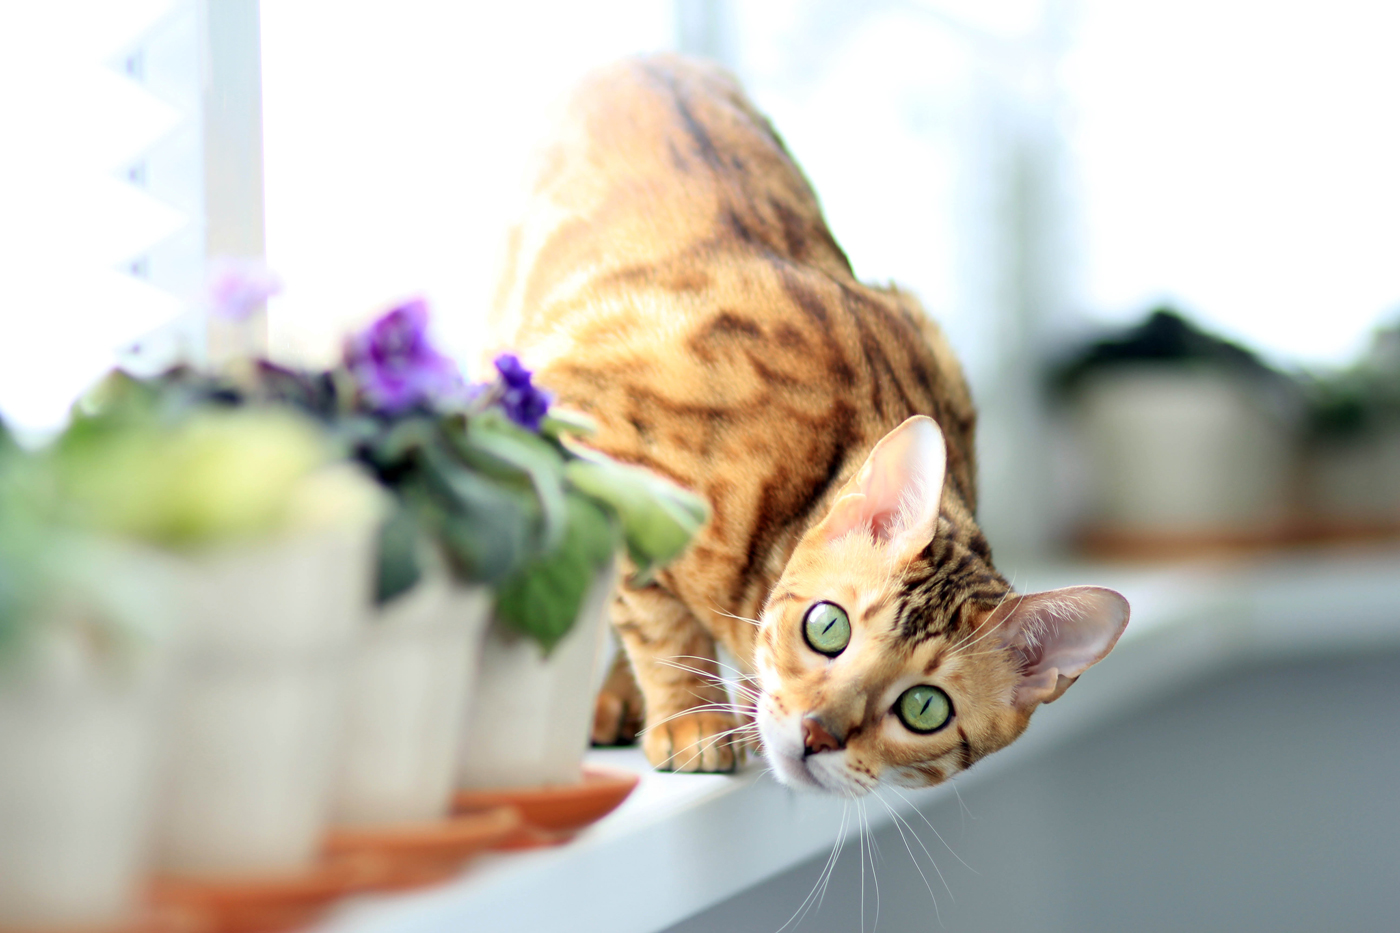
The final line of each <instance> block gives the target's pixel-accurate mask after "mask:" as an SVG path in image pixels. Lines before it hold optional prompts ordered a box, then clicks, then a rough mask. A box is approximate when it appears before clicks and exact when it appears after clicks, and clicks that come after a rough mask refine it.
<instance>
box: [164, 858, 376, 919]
mask: <svg viewBox="0 0 1400 933" xmlns="http://www.w3.org/2000/svg"><path fill="white" fill-rule="evenodd" d="M388 875H389V872H388V868H387V866H386V865H385V864H384V862H383V861H382V860H379V859H374V858H337V859H323V860H322V861H321V862H319V863H317V864H315V865H311V866H308V867H307V868H305V869H302V870H301V871H298V872H292V873H288V874H285V875H266V876H256V877H247V878H223V877H219V878H178V877H169V876H166V877H159V878H156V879H155V880H154V881H152V882H151V885H150V888H149V899H150V901H151V903H152V904H153V905H154V907H155V908H156V909H157V910H159V911H174V912H178V913H180V914H182V915H184V916H186V917H188V918H190V920H191V922H192V923H193V925H194V926H195V927H196V928H197V929H199V930H200V931H202V933H277V931H281V930H289V929H292V928H294V927H299V926H305V925H307V924H309V923H311V922H313V921H314V920H316V919H317V917H319V916H320V914H321V912H322V911H323V910H325V909H326V908H327V907H328V906H330V904H331V902H332V901H334V900H335V899H336V898H339V897H343V896H345V895H347V894H354V893H357V892H362V891H371V890H374V889H375V888H378V887H380V886H381V885H382V884H384V883H385V881H386V879H387V878H388Z"/></svg>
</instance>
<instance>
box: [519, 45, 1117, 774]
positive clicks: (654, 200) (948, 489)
mask: <svg viewBox="0 0 1400 933" xmlns="http://www.w3.org/2000/svg"><path fill="white" fill-rule="evenodd" d="M872 170H876V169H874V168H872ZM494 315H495V320H496V323H497V325H498V326H499V327H501V328H503V333H504V334H506V335H508V337H507V339H508V340H509V342H510V343H511V344H512V345H513V346H515V347H516V348H518V349H519V350H520V351H521V352H522V353H523V355H524V358H525V359H526V361H527V362H528V363H529V364H531V365H533V366H534V367H537V368H538V371H539V378H540V382H541V383H542V384H544V385H546V386H547V387H549V388H550V389H552V390H553V391H554V392H555V393H557V395H558V397H559V400H560V401H561V402H562V403H564V404H566V405H568V406H571V407H574V408H577V409H581V410H583V411H585V412H587V413H588V414H590V415H591V416H592V417H593V418H594V419H596V420H597V422H598V424H599V426H600V429H601V430H600V432H599V434H598V435H597V436H596V438H595V439H594V440H593V441H592V443H593V444H594V445H595V446H597V447H598V448H599V449H601V450H603V451H605V452H607V453H608V454H611V455H612V456H614V457H617V458H619V459H622V460H625V461H629V462H632V463H637V464H642V465H645V466H647V467H650V468H652V469H654V470H656V471H658V472H660V473H663V474H665V475H667V476H669V477H671V478H673V479H675V480H676V481H678V482H680V483H681V484H683V485H685V486H688V487H690V488H691V489H694V490H697V491H700V492H701V493H703V494H704V495H705V496H706V497H707V498H708V500H709V502H710V505H711V506H712V509H713V514H712V518H711V520H710V522H709V523H708V525H707V526H706V527H705V529H704V530H703V531H702V532H701V534H700V535H699V537H698V538H697V540H696V541H695V543H694V544H693V545H692V546H691V548H690V549H689V551H687V552H686V554H685V555H684V556H683V557H682V558H681V559H680V560H678V561H677V562H675V563H674V564H672V565H671V566H670V567H669V568H667V569H666V570H664V571H662V572H661V573H660V574H659V575H658V576H657V577H656V579H655V580H654V581H653V582H651V583H650V584H649V585H645V586H628V585H622V586H621V587H620V588H619V589H618V591H617V595H616V599H615V601H614V603H613V606H612V620H613V623H614V625H615V626H616V630H617V633H618V635H619V636H620V638H621V641H622V644H623V646H624V647H625V649H626V657H627V659H630V664H631V669H632V671H634V672H635V676H636V679H637V682H638V683H639V685H640V687H641V693H642V695H643V697H644V700H645V720H646V729H645V731H644V732H643V733H642V736H643V747H644V749H645V751H646V754H647V757H648V758H649V759H650V760H651V762H652V763H653V764H654V765H655V766H656V767H658V768H666V769H673V770H684V771H726V770H730V769H732V768H734V767H735V765H736V762H737V761H738V760H739V759H740V757H741V747H742V745H743V743H744V740H745V739H746V738H751V737H752V736H753V733H754V731H756V732H757V733H758V737H759V738H761V742H762V746H763V750H764V753H765V754H766V756H767V757H768V759H769V762H770V764H771V765H772V767H773V769H774V770H775V771H776V773H777V775H778V776H779V778H781V779H782V780H784V781H786V782H788V783H790V784H793V785H796V786H806V787H811V788H816V789H821V790H826V791H830V792H836V793H847V794H857V793H864V792H865V791H868V790H870V789H871V788H873V787H875V786H876V785H877V784H878V783H879V782H881V781H888V782H893V783H896V784H901V785H906V786H923V785H927V784H933V783H937V782H939V781H943V780H945V779H947V778H948V777H949V776H951V775H952V774H955V773H957V772H959V771H962V770H965V769H966V768H968V767H970V766H971V765H972V763H973V762H975V761H977V760H978V759H979V758H981V757H982V756H984V755H986V754H988V753H990V752H992V751H995V750H996V749H999V748H1001V747H1003V746H1005V745H1006V744H1007V743H1009V742H1011V741H1012V740H1013V739H1015V738H1016V737H1017V736H1018V735H1019V734H1020V733H1021V731H1022V730H1023V729H1025V727H1026V725H1027V723H1028V721H1029V719H1030V715H1031V713H1032V711H1033V710H1034V709H1035V707H1036V706H1037V705H1038V704H1040V703H1048V702H1050V701H1051V700H1054V699H1055V698H1056V697H1058V696H1059V695H1060V694H1061V693H1063V692H1064V690H1065V689H1066V688H1067V687H1068V686H1069V685H1070V684H1071V683H1073V682H1074V679H1075V678H1076V677H1078V676H1079V675H1080V674H1081V673H1083V671H1084V670H1085V669H1086V668H1087V667H1089V666H1090V665H1091V664H1093V663H1094V662H1096V661H1098V660H1099V659H1100V658H1102V657H1103V656H1104V655H1105V654H1106V653H1107V652H1108V651H1109V649H1110V648H1111V647H1112V646H1113V644H1114V642H1115V641H1116V640H1117V638H1118V635H1119V633H1120V632H1121V631H1122V630H1123V627H1124V626H1125V625H1126V624H1127V620H1128V605H1127V602H1126V601H1125V600H1124V599H1123V597H1122V596H1120V595H1119V594H1117V593H1115V592H1113V591H1111V590H1105V589H1099V588H1094V587H1074V588H1069V589H1063V590H1056V591H1053V592H1050V593H1039V594H1034V595H1018V594H1014V593H1013V592H1012V591H1011V588H1010V587H1009V586H1008V585H1007V582H1006V580H1005V579H1004V578H1003V577H1002V575H1001V574H1000V573H998V572H997V570H996V568H995V567H994V566H993V564H992V556H991V549H990V548H989V547H988V545H987V541H986V539H985V538H984V537H983V535H982V532H981V530H980V529H979V528H978V526H977V522H976V520H975V518H974V514H975V509H976V504H977V481H976V470H975V464H974V444H973V428H974V423H975V420H976V417H975V412H974V409H973V405H972V402H971V399H970V398H969V395H968V390H967V386H966V384H965V383H964V381H963V376H962V372H961V370H960V368H959V366H958V363H957V360H956V359H954V357H953V354H952V353H951V351H950V350H949V348H948V344H947V342H946V341H945V339H944V337H943V335H942V333H941V332H940V330H939V329H938V327H937V326H936V325H935V324H934V323H933V322H932V321H930V320H929V319H928V318H927V317H925V316H924V314H923V312H922V311H921V310H920V308H919V306H918V303H917V302H916V301H915V300H914V299H913V298H912V297H911V296H909V295H907V294H904V293H902V292H900V291H898V290H896V289H894V288H875V287H871V286H868V285H863V284H861V283H860V282H858V281H856V279H855V278H854V276H853V275H852V272H851V267H850V264H849V263H848V262H847V260H846V257H845V255H844V254H843V253H842V251H841V249H840V247H839V246H837V245H836V241H835V240H834V239H833V238H832V236H831V234H830V232H829V231H828V230H827V227H826V223H825V221H824V220H823V218H822V214H821V210H820V208H819V207H818V205H817V199H816V196H815V195H814V194H813V192H812V190H811V188H810V187H809V186H808V184H807V181H806V179H805V178H804V177H803V175H802V172H801V171H800V170H799V169H798V167H797V165H796V164H795V163H794V162H793V160H792V157H791V156H790V155H789V154H788V152H787V150H786V149H785V148H784V146H783V143H782V141H781V140H780V139H779V138H778V136H777V134H776V133H774V131H773V129H772V128H771V127H770V126H769V124H768V122H767V120H766V119H765V118H764V117H763V116H762V115H760V114H759V113H758V112H757V111H756V110H755V109H754V107H753V106H752V105H751V104H750V103H749V101H748V100H747V99H746V98H745V97H744V94H743V92H742V91H741V90H740V88H739V87H738V85H737V84H736V82H735V81H734V79H733V78H731V77H730V76H729V75H728V74H727V73H725V72H724V71H723V70H721V69H719V68H718V67H716V66H714V65H711V64H707V63H704V62H700V61H693V60H688V59H685V58H681V57H675V56H659V57H652V58H644V59H639V60H629V61H626V62H623V63H620V64H617V65H614V66H611V67H609V68H606V69H604V70H602V71H599V72H597V73H595V74H593V75H592V76H591V77H589V78H588V79H586V80H585V81H584V82H583V83H582V85H581V86H580V87H579V89H578V90H577V91H576V93H575V94H574V95H573V97H572V98H571V102H570V104H569V106H568V108H567V110H566V112H565V116H564V118H563V120H562V122H561V124H560V126H559V128H558V131H557V134H556V135H555V136H554V137H553V139H552V140H551V142H550V143H549V145H548V146H547V147H546V148H545V149H544V150H543V158H542V160H541V164H540V167H539V171H538V174H537V175H536V176H535V177H534V182H533V194H532V195H531V200H530V202H529V206H528V209H527V211H526V213H525V215H524V218H523V220H522V222H521V223H520V224H519V225H518V226H517V227H516V228H515V229H514V230H513V231H512V233H511V237H510V241H509V244H508V249H507V259H506V266H505V270H504V274H503V277H502V281H501V283H500V287H499V290H498V293H497V297H496V302H495V309H494ZM717 642H718V643H719V644H722V645H724V646H725V647H726V648H727V649H728V651H729V652H730V653H731V654H732V655H733V656H734V658H735V659H737V661H738V664H739V665H740V667H741V668H742V669H743V671H744V672H745V674H747V675H750V676H751V677H752V680H751V683H753V684H756V685H757V689H754V690H752V691H751V692H749V693H748V694H747V695H748V696H749V698H750V699H751V700H752V701H753V702H752V703H751V704H744V705H743V706H741V707H740V708H739V709H737V710H736V709H735V708H733V707H730V706H728V705H727V701H726V696H725V693H724V690H723V688H722V687H721V686H720V685H719V683H718V678H717V674H718V666H717V663H716V643H717ZM629 680H630V677H628V676H627V671H626V669H625V666H624V667H623V668H620V669H618V670H615V671H614V674H613V676H612V677H611V678H610V680H609V687H608V688H606V689H605V690H604V693H603V695H602V696H601V697H600V698H599V706H598V713H599V721H598V725H597V728H596V729H595V738H596V739H603V740H609V739H615V738H617V737H618V736H619V734H622V735H623V737H625V733H626V732H628V731H630V727H629V725H628V720H629V718H630V714H631V713H632V712H634V711H635V710H634V709H629V703H628V698H627V687H628V683H627V682H628V681H629ZM736 712H737V713H738V714H739V715H737V716H736ZM746 715H747V716H753V717H756V724H748V725H746V724H745V721H744V720H745V719H746Z"/></svg>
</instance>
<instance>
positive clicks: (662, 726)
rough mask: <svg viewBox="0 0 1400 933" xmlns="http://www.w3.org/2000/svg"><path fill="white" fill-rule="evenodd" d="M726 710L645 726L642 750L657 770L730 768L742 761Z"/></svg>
mask: <svg viewBox="0 0 1400 933" xmlns="http://www.w3.org/2000/svg"><path fill="white" fill-rule="evenodd" d="M737 725H739V722H738V720H736V719H735V718H734V717H733V716H731V715H730V714H729V713H716V712H709V711H703V712H699V711H697V712H693V713H682V714H680V715H679V716H675V717H672V718H671V719H668V720H666V721H665V722H661V723H657V724H656V725H655V726H652V727H650V728H648V729H647V731H646V735H645V736H644V737H643V739H642V750H643V751H645V752H646V754H647V760H648V761H650V762H651V764H652V766H653V767H654V768H656V769H657V770H660V771H733V770H734V769H735V768H737V767H738V766H739V765H740V764H742V763H743V760H744V745H743V742H742V740H740V739H739V738H737V737H736V733H735V732H734V728H735V726H737Z"/></svg>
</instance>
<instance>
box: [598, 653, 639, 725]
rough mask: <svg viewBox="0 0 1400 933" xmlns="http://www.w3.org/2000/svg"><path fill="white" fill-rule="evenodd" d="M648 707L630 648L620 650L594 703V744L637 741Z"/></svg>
mask: <svg viewBox="0 0 1400 933" xmlns="http://www.w3.org/2000/svg"><path fill="white" fill-rule="evenodd" d="M645 708H646V707H645V706H644V704H643V701H642V690H641V688H640V687H638V686H637V678H636V676H635V675H633V673H632V662H631V661H630V660H628V658H627V651H626V650H625V649H624V650H620V651H618V653H617V657H616V658H614V659H613V666H612V670H611V671H609V672H608V676H607V679H606V680H604V681H603V687H602V689H600V690H599V691H598V699H597V700H596V701H595V702H594V706H593V744H594V745H631V744H632V743H633V742H635V741H637V733H639V732H641V731H642V716H643V711H644V710H645Z"/></svg>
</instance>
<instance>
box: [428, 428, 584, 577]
mask: <svg viewBox="0 0 1400 933" xmlns="http://www.w3.org/2000/svg"><path fill="white" fill-rule="evenodd" d="M454 439H455V440H456V441H457V447H458V451H459V452H460V453H461V454H462V456H463V457H464V458H465V459H466V460H467V461H468V462H469V463H471V464H472V465H474V466H477V467H478V468H480V469H482V470H485V471H487V472H497V473H498V474H499V472H500V471H502V470H505V471H506V472H507V473H518V474H523V475H524V476H527V477H529V480H530V482H531V484H532V485H533V486H534V488H535V495H536V496H538V497H539V505H540V510H541V513H542V515H543V517H544V529H543V530H544V545H543V546H544V549H545V550H549V549H552V548H554V547H557V546H558V544H559V542H560V541H561V540H563V537H564V526H565V523H566V522H567V521H568V515H567V513H566V511H565V506H564V482H563V475H562V474H563V468H564V457H563V454H562V453H561V452H560V450H559V448H557V447H555V446H554V445H553V444H551V443H550V442H549V441H547V440H544V439H543V438H540V437H538V436H536V435H534V434H531V433H530V432H529V431H526V430H524V429H522V428H519V427H517V426H516V425H514V424H512V423H511V422H510V421H507V420H506V419H505V418H502V417H499V416H496V415H494V414H488V415H485V416H482V417H479V418H476V419H474V420H473V421H472V422H471V423H470V424H469V425H468V426H467V430H466V432H465V434H463V435H458V436H456V437H455V438H454Z"/></svg>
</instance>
